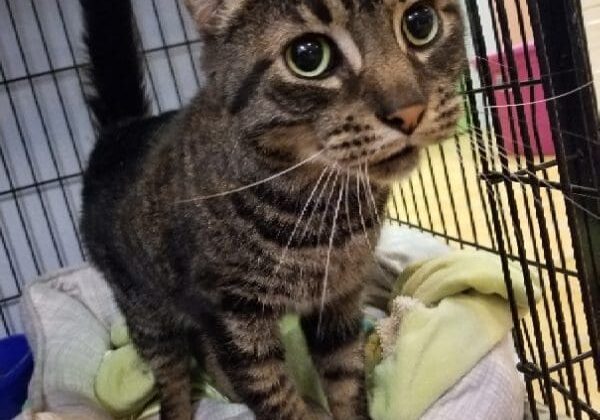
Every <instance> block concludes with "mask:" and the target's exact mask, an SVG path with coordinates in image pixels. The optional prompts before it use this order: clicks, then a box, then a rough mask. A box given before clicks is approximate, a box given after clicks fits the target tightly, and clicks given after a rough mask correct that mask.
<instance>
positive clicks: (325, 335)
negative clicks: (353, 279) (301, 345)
mask: <svg viewBox="0 0 600 420" xmlns="http://www.w3.org/2000/svg"><path fill="white" fill-rule="evenodd" d="M302 328H303V330H304V334H305V335H306V338H307V342H308V346H309V349H310V351H311V354H312V357H313V360H314V362H315V364H316V366H317V369H318V370H319V373H320V375H321V380H322V383H323V386H324V388H325V393H326V394H327V398H328V401H329V407H330V410H331V412H332V414H333V417H334V419H336V420H350V419H352V420H355V419H358V420H363V419H368V418H369V416H368V408H367V396H366V390H365V372H364V350H363V334H362V312H361V310H360V305H359V301H358V297H357V299H356V300H355V301H353V300H351V299H350V300H346V301H345V302H343V303H341V302H338V303H336V304H331V305H329V306H325V307H324V308H323V310H322V311H321V310H318V311H315V312H314V313H312V314H310V315H308V316H305V317H303V319H302Z"/></svg>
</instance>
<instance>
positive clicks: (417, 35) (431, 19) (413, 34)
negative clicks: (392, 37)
mask: <svg viewBox="0 0 600 420" xmlns="http://www.w3.org/2000/svg"><path fill="white" fill-rule="evenodd" d="M439 30H440V21H439V16H438V14H437V12H436V11H435V9H434V8H433V7H432V6H430V5H428V4H426V3H416V4H414V5H412V6H411V7H409V8H408V10H406V12H405V13H404V17H403V18H402V32H403V33H404V36H405V37H406V39H407V40H408V42H410V43H411V44H413V45H414V46H417V47H424V46H426V45H428V44H429V43H431V42H432V41H433V40H434V39H435V37H436V36H437V34H438V32H439Z"/></svg>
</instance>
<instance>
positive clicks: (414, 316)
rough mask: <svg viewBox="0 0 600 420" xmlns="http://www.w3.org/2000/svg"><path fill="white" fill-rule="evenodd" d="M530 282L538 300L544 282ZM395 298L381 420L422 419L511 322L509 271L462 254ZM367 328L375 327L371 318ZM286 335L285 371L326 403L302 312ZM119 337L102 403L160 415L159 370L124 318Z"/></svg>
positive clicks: (434, 263)
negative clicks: (136, 345) (138, 349)
mask: <svg viewBox="0 0 600 420" xmlns="http://www.w3.org/2000/svg"><path fill="white" fill-rule="evenodd" d="M510 277H511V279H512V284H513V289H514V293H515V300H516V302H517V305H518V307H519V310H520V313H521V314H525V313H526V311H527V308H528V305H527V295H526V287H525V280H524V277H523V274H522V272H521V270H520V269H519V267H518V266H516V265H513V264H511V265H510ZM531 287H532V291H533V296H534V298H535V300H537V299H538V298H539V296H540V288H539V284H538V282H537V280H534V281H533V284H531ZM396 294H398V295H402V296H401V297H399V298H397V299H396V300H395V301H394V303H393V305H392V315H391V316H390V318H389V319H387V320H386V321H384V323H386V322H387V324H388V327H389V326H392V327H394V328H387V329H384V328H380V327H381V326H382V325H383V324H384V323H380V324H379V326H378V328H377V333H374V334H372V335H371V336H369V338H368V340H367V345H366V350H365V352H366V359H367V363H366V367H367V376H368V389H369V397H370V410H371V416H372V418H373V419H374V420H413V419H418V418H419V417H420V416H421V415H422V414H423V413H424V412H425V411H426V410H427V408H429V407H430V406H431V405H432V404H433V403H434V402H435V401H436V400H437V399H439V398H440V397H441V396H442V395H443V394H444V393H445V392H446V391H447V390H449V389H450V388H452V386H454V385H455V384H456V383H457V382H458V381H459V380H460V378H461V377H462V376H464V375H465V374H466V373H468V372H469V371H470V370H471V369H472V368H473V366H475V365H476V364H477V363H478V362H479V360H481V358H483V357H484V356H485V355H486V354H487V353H488V352H489V351H490V350H491V349H492V348H494V347H495V346H496V345H497V344H498V343H499V342H500V341H501V340H502V339H504V338H505V337H506V334H507V333H508V332H509V331H510V329H511V328H512V318H511V312H510V309H509V306H508V302H507V292H506V287H505V283H504V276H503V270H502V266H501V264H500V261H499V259H498V257H497V256H495V255H491V254H487V253H483V252H471V251H461V252H455V253H452V254H449V255H448V256H445V257H441V258H436V259H433V260H428V261H424V262H421V263H418V264H416V265H413V266H411V267H409V268H408V269H407V270H406V271H405V272H404V273H403V275H402V276H401V278H400V279H399V281H398V284H397V285H396ZM408 302H410V304H408V305H406V304H407V303H408ZM403 305H404V306H405V307H404V308H403ZM400 326H401V328H400ZM365 329H366V330H367V331H368V330H372V329H373V326H372V325H371V324H370V323H369V322H366V323H365ZM280 331H281V337H282V340H283V343H284V346H285V348H286V368H287V369H288V371H289V373H290V375H291V376H292V378H293V379H294V381H295V383H296V386H297V387H298V389H299V391H300V392H301V393H302V394H303V395H304V396H305V397H306V398H307V399H310V400H312V401H314V402H316V403H318V404H321V405H322V406H323V407H327V404H326V398H325V395H324V393H323V390H322V388H321V387H320V385H319V380H318V374H317V372H316V370H315V368H314V366H313V364H312V361H311V358H310V355H309V352H308V350H307V346H306V342H305V339H304V336H303V333H302V329H301V327H300V323H299V319H298V317H297V316H293V315H290V316H286V317H284V318H283V319H282V320H281V323H280ZM390 335H391V336H390ZM111 337H112V338H113V345H115V346H116V347H119V346H120V348H118V349H117V350H115V351H112V352H109V353H108V354H107V355H106V357H105V358H104V361H103V363H102V366H101V368H100V370H99V372H98V376H97V378H96V394H97V396H98V399H99V400H100V401H101V402H102V403H103V404H104V405H105V406H106V407H107V408H108V409H109V410H110V411H111V412H112V413H113V414H115V415H117V416H119V417H124V416H128V415H131V413H140V412H141V411H142V410H144V409H145V413H144V414H143V415H142V416H137V417H145V416H146V415H148V414H149V413H156V411H157V409H158V408H157V404H156V402H154V404H150V406H148V407H146V405H147V404H148V402H149V401H150V400H152V398H153V397H154V396H155V393H154V391H153V384H154V382H153V379H152V376H151V373H150V372H149V371H148V369H147V368H146V367H145V366H144V364H143V363H142V362H141V361H140V359H139V357H138V356H137V353H135V350H133V348H132V346H131V345H130V344H129V338H128V335H127V332H126V327H125V325H124V323H117V324H115V326H114V327H113V331H111ZM390 342H391V343H392V346H391V352H389V353H391V354H389V355H387V357H384V354H385V353H386V352H384V351H383V350H382V347H385V346H384V345H383V343H390ZM194 378H196V379H195V381H194V382H195V385H194V389H195V396H196V398H201V397H211V398H219V395H218V393H217V392H216V391H215V390H214V389H213V388H212V387H211V386H210V385H208V384H207V381H206V380H205V378H204V376H203V375H202V374H201V373H198V374H195V375H194Z"/></svg>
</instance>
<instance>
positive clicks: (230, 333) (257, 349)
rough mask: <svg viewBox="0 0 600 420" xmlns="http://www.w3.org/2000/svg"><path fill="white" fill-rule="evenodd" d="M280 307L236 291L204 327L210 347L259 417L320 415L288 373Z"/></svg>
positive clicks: (310, 419) (315, 418)
mask: <svg viewBox="0 0 600 420" xmlns="http://www.w3.org/2000/svg"><path fill="white" fill-rule="evenodd" d="M279 315H281V314H280V313H279V311H275V310H273V308H270V307H269V306H268V305H266V306H262V304H258V303H257V302H254V301H251V298H248V297H241V296H237V297H236V300H235V303H231V304H230V305H224V307H223V310H222V311H221V312H220V313H218V314H215V316H214V318H213V319H212V320H211V321H212V323H211V324H212V325H210V326H209V328H208V331H207V332H208V334H209V336H210V341H211V347H212V348H211V349H210V351H211V352H214V356H215V357H216V359H217V362H218V364H219V369H220V370H221V371H222V372H223V373H224V374H225V376H226V377H227V379H228V381H229V382H230V386H231V388H233V390H234V392H235V394H236V395H237V397H239V399H240V400H241V401H242V402H243V403H245V404H246V405H248V407H250V409H251V410H252V411H253V412H254V414H255V415H256V418H257V420H271V419H272V420H321V419H325V418H328V417H324V416H323V415H322V414H317V412H316V411H314V410H312V409H311V408H310V407H309V406H308V405H307V404H306V402H305V401H304V400H303V399H302V397H301V396H300V394H299V393H298V391H297V390H296V388H295V386H294V384H293V382H292V381H291V379H290V378H289V377H288V376H287V374H286V371H285V365H284V349H283V345H282V343H281V341H280V338H279V330H278V324H277V320H278V318H279Z"/></svg>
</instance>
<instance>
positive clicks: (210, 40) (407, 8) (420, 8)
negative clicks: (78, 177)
mask: <svg viewBox="0 0 600 420" xmlns="http://www.w3.org/2000/svg"><path fill="white" fill-rule="evenodd" d="M81 2H82V5H83V8H84V16H85V21H86V30H87V36H86V41H87V46H88V50H89V55H90V60H91V66H90V84H91V85H92V87H93V88H94V94H93V95H92V97H91V98H90V106H91V108H92V110H93V112H94V115H95V119H96V122H97V126H98V131H99V139H98V143H97V146H96V148H95V150H94V152H93V154H92V156H91V160H90V163H89V168H88V169H87V172H86V175H85V186H84V192H83V199H84V209H83V220H82V229H83V232H84V236H85V241H86V245H87V249H88V250H89V254H90V257H91V260H92V261H93V263H94V264H95V266H97V267H98V268H99V269H100V270H101V271H102V272H103V273H104V275H105V276H106V279H107V281H108V282H109V283H110V285H111V287H112V289H113V291H114V295H115V298H116V300H117V302H118V305H119V307H120V309H121V310H122V312H123V313H124V314H125V317H126V319H127V323H128V326H129V328H130V331H131V335H132V339H133V341H134V342H135V344H136V345H137V347H138V349H139V351H140V353H141V355H142V357H143V358H144V359H145V360H146V361H147V363H148V364H149V366H150V367H151V369H152V370H153V372H154V374H155V376H156V380H157V385H158V388H159V392H160V400H161V404H162V408H161V419H163V420H167V419H169V420H171V419H177V420H183V419H185V420H188V419H190V418H191V417H192V411H191V410H192V409H191V405H190V380H189V374H188V371H189V366H190V360H191V358H192V357H194V358H196V359H197V360H199V361H201V362H202V363H203V366H204V367H205V369H206V370H207V371H208V372H209V373H210V374H211V376H212V377H213V378H215V380H216V382H217V383H218V385H219V388H220V389H221V390H222V391H223V392H225V393H226V394H227V395H228V396H229V397H231V398H232V399H233V400H234V401H240V402H243V403H245V404H247V405H248V406H249V407H250V408H251V409H252V411H253V412H254V413H255V414H256V417H257V419H259V420H262V419H284V420H287V419H290V420H291V419H298V420H305V419H315V418H334V419H344V420H349V419H366V418H368V414H367V403H366V395H365V389H364V385H363V380H364V378H363V376H364V375H363V360H362V351H361V301H362V293H363V288H364V281H363V278H364V275H365V270H366V268H367V267H368V266H369V264H370V263H371V261H372V257H371V256H372V249H371V246H372V245H373V244H375V243H376V241H377V238H378V230H379V221H380V219H379V217H380V215H381V216H382V214H383V212H384V209H385V203H386V198H387V196H388V192H389V185H390V183H391V182H392V181H394V180H396V179H398V178H399V177H401V176H403V175H405V174H407V173H408V172H409V171H410V170H411V169H413V168H414V167H415V165H416V163H417V161H418V156H419V153H420V150H422V149H423V148H424V147H426V146H428V145H431V144H433V143H435V142H437V141H439V140H441V139H443V138H446V137H447V136H448V135H449V134H451V133H452V132H453V130H454V127H455V124H456V120H457V118H458V116H459V114H460V112H461V107H460V98H459V97H458V96H457V90H456V85H457V81H458V79H459V76H460V74H461V72H462V70H463V68H464V67H465V62H466V59H465V51H464V45H463V22H462V17H461V9H460V6H459V4H458V1H457V0H422V1H421V0H187V6H188V9H189V11H190V12H191V15H192V16H193V19H194V21H195V23H196V25H197V27H198V29H199V31H200V33H201V35H202V38H203V42H204V52H203V58H202V68H203V74H204V75H205V77H206V80H205V83H204V85H203V87H202V88H201V89H200V93H199V94H198V95H197V96H196V97H195V99H193V100H192V101H191V103H190V104H189V105H187V106H186V107H185V108H183V109H182V110H181V111H179V112H176V113H169V114H164V115H160V116H156V117H151V116H149V109H150V106H149V104H148V101H147V99H146V94H145V92H144V84H143V81H142V80H143V67H142V64H141V60H140V51H139V47H138V43H137V41H136V31H135V29H134V25H133V20H132V8H131V5H130V3H129V1H125V0H81ZM292 312H293V313H297V314H299V315H300V316H301V320H302V321H301V322H302V327H303V329H304V332H305V335H306V339H307V343H308V346H309V349H310V351H311V354H312V357H313V360H314V362H315V366H316V367H317V369H318V370H319V372H320V374H321V381H322V384H323V387H324V389H325V391H326V395H327V398H328V403H329V413H324V412H321V411H319V410H318V409H315V408H313V405H312V404H310V403H308V402H306V401H305V400H304V399H303V398H302V397H301V396H300V395H299V393H298V392H297V390H296V388H295V386H294V384H293V382H292V381H291V379H290V378H289V377H288V375H287V374H286V372H285V368H284V349H283V348H282V345H281V342H280V338H279V336H278V328H277V320H278V319H279V318H280V317H281V316H282V315H283V314H286V313H292Z"/></svg>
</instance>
